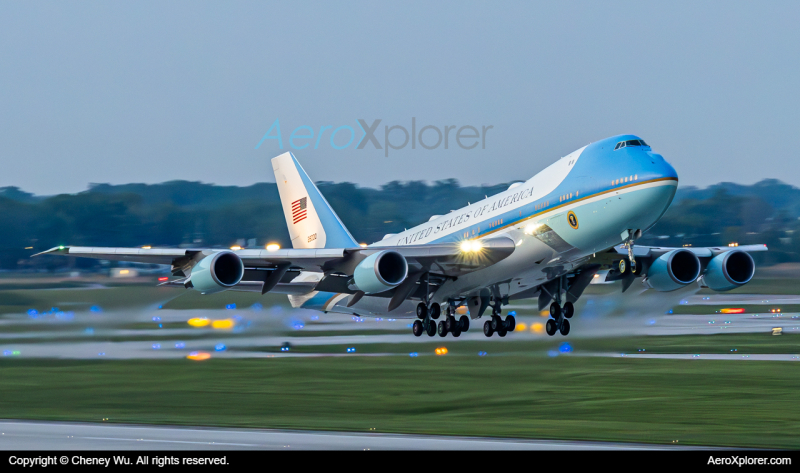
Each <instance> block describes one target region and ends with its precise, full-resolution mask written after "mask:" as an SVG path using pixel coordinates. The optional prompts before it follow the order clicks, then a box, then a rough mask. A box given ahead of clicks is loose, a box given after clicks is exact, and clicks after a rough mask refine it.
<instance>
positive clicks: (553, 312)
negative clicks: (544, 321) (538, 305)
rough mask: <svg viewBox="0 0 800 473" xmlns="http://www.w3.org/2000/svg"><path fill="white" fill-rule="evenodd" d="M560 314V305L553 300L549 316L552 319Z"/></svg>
mask: <svg viewBox="0 0 800 473" xmlns="http://www.w3.org/2000/svg"><path fill="white" fill-rule="evenodd" d="M560 315H561V307H559V305H558V304H556V303H555V302H553V303H552V304H550V316H551V317H553V318H554V319H557V318H558V317H559V316H560Z"/></svg>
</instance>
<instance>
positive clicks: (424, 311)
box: [417, 302, 428, 319]
mask: <svg viewBox="0 0 800 473" xmlns="http://www.w3.org/2000/svg"><path fill="white" fill-rule="evenodd" d="M426 315H428V308H427V307H426V306H425V303H424V302H420V303H419V304H417V318H419V319H424V318H425V316H426Z"/></svg>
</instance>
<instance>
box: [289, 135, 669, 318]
mask: <svg viewBox="0 0 800 473" xmlns="http://www.w3.org/2000/svg"><path fill="white" fill-rule="evenodd" d="M620 144H622V145H621V146H620ZM677 185H678V175H677V173H676V172H675V169H674V168H673V167H672V166H671V165H670V164H669V163H667V162H666V161H665V160H664V158H663V157H662V156H661V155H659V154H656V153H654V152H653V151H652V149H651V148H650V147H649V146H646V145H645V143H644V142H643V141H640V138H639V137H637V136H633V135H620V136H614V137H611V138H607V139H604V140H601V141H598V142H595V143H592V144H590V145H588V146H585V147H583V148H581V149H579V150H577V151H575V152H573V153H570V154H568V155H567V156H564V157H563V158H561V159H559V160H558V161H556V162H555V163H553V164H552V165H550V166H548V167H547V168H546V169H544V170H543V171H541V172H540V173H538V174H536V175H535V176H533V177H532V178H531V179H529V180H527V181H525V182H522V183H516V184H512V185H511V186H510V187H509V189H508V190H506V191H504V192H501V193H499V194H497V195H494V196H491V197H487V198H486V199H484V200H482V201H480V202H475V203H472V204H470V205H468V206H466V207H464V208H461V209H458V210H454V211H452V212H450V213H449V214H447V215H443V216H434V217H432V218H431V219H430V220H429V221H428V222H426V223H423V224H421V225H417V226H416V227H414V228H411V229H408V230H406V231H404V232H402V233H398V234H390V235H386V236H385V237H384V238H383V239H382V240H381V241H379V242H376V243H374V244H373V245H371V246H404V245H424V244H428V243H447V242H452V243H455V244H460V243H461V242H463V241H468V240H478V241H480V240H484V239H488V238H493V237H496V236H498V235H504V236H507V237H509V238H512V239H513V240H514V242H515V243H516V249H515V250H514V252H513V253H512V254H511V256H509V257H508V258H506V259H504V260H502V261H500V262H499V263H497V264H494V265H491V266H489V267H488V268H486V269H483V270H479V271H475V272H472V273H469V274H467V275H465V276H462V277H459V278H458V279H457V280H448V281H446V282H445V283H444V284H443V285H442V286H441V287H440V288H439V289H438V290H437V291H436V294H435V296H434V300H435V301H436V302H440V303H441V302H444V301H446V300H448V299H449V298H453V297H458V296H462V297H463V296H465V295H467V294H470V293H472V292H474V291H480V290H481V289H483V288H486V287H488V286H491V285H498V287H500V288H501V292H502V293H503V295H509V296H513V295H514V294H518V293H521V292H524V291H529V290H530V289H531V288H535V287H536V286H538V285H540V284H542V283H544V282H547V281H548V280H550V279H553V278H555V277H558V276H560V275H561V274H564V273H566V272H569V271H570V270H572V269H574V268H575V267H577V266H579V265H580V264H582V263H583V262H585V261H586V260H587V259H588V258H589V257H591V255H592V254H594V253H597V252H601V251H604V250H607V249H608V248H610V247H612V246H615V245H617V244H619V243H621V242H622V241H623V240H624V239H625V238H626V237H627V236H629V235H630V234H632V233H634V232H636V231H637V230H640V231H642V232H644V231H646V230H647V229H649V228H650V227H652V226H653V225H654V224H655V223H656V222H657V221H658V220H659V218H661V216H662V215H663V214H664V212H665V211H666V210H667V208H668V207H669V205H670V203H671V202H672V199H673V197H674V196H675V191H676V190H677ZM347 296H348V295H347V294H336V293H327V292H317V293H313V294H310V295H308V296H303V297H302V298H300V297H292V303H293V305H295V306H298V307H304V308H313V309H318V310H324V311H331V312H343V313H348V314H349V313H352V314H356V315H368V316H369V315H374V316H383V315H389V316H395V317H414V306H415V304H416V303H415V302H413V301H406V302H405V303H404V305H402V306H401V307H399V308H397V309H395V310H394V311H392V312H391V314H387V312H386V308H387V299H386V298H383V297H364V298H362V300H361V301H359V302H358V303H357V304H355V305H354V306H352V307H346V302H347V299H346V298H347Z"/></svg>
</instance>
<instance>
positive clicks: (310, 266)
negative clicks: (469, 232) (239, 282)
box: [33, 237, 515, 277]
mask: <svg viewBox="0 0 800 473" xmlns="http://www.w3.org/2000/svg"><path fill="white" fill-rule="evenodd" d="M481 244H482V248H481V250H480V251H478V252H464V251H462V250H461V248H460V246H459V245H458V243H441V244H432V245H407V246H386V247H375V246H370V247H356V248H305V249H279V250H275V251H269V250H262V249H258V250H255V249H242V250H236V251H233V253H235V254H236V255H237V256H238V257H239V258H241V260H242V262H243V263H244V266H245V268H246V269H256V270H258V269H274V268H277V267H279V266H288V267H289V269H290V270H294V271H298V270H302V271H316V272H323V273H340V274H344V275H352V274H353V271H354V270H355V267H356V266H358V263H360V262H361V261H363V260H364V259H365V258H366V257H367V256H369V255H370V254H372V253H376V252H378V251H383V250H391V251H396V252H397V253H400V254H401V255H403V256H404V257H405V258H406V261H407V262H408V266H409V273H413V272H419V271H430V272H432V273H436V274H439V275H442V276H446V277H458V276H460V275H463V274H466V273H470V272H472V271H476V270H479V269H482V268H485V267H487V266H491V265H493V264H495V263H497V262H498V261H500V260H503V259H505V258H507V257H508V256H509V255H510V254H511V253H513V251H514V248H515V245H514V241H513V240H511V239H510V238H507V237H497V238H492V239H487V240H482V241H481ZM220 251H228V250H225V249H221V248H103V247H85V246H58V247H55V248H51V249H49V250H47V251H43V252H41V253H37V254H36V255H33V256H39V255H44V254H51V255H62V256H75V257H80V258H93V259H103V260H112V261H131V262H136V263H151V264H169V265H172V267H173V272H176V271H177V270H181V269H183V268H187V269H189V268H191V266H193V265H194V264H195V263H196V262H197V261H199V259H201V258H203V257H204V256H207V255H211V254H213V253H216V252H220Z"/></svg>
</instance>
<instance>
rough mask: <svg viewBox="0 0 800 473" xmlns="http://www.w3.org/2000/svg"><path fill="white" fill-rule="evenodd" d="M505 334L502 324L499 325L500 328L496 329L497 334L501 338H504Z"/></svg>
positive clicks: (506, 331)
mask: <svg viewBox="0 0 800 473" xmlns="http://www.w3.org/2000/svg"><path fill="white" fill-rule="evenodd" d="M507 333H508V330H506V327H505V326H504V325H503V324H500V326H499V327H497V334H498V335H500V336H501V337H505V336H506V334H507Z"/></svg>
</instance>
